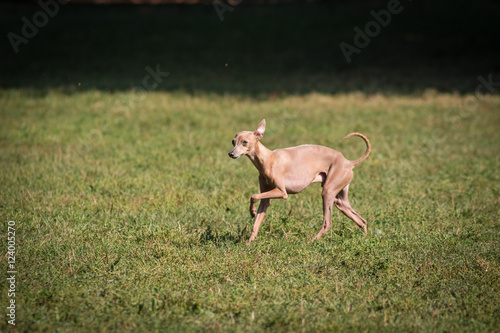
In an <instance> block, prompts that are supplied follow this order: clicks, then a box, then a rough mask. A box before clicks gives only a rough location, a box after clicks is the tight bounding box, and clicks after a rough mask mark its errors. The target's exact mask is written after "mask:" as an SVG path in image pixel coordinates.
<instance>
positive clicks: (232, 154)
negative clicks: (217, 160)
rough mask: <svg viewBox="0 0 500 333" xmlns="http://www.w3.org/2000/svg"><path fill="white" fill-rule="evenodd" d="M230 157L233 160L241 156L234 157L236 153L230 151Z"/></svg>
mask: <svg viewBox="0 0 500 333" xmlns="http://www.w3.org/2000/svg"><path fill="white" fill-rule="evenodd" d="M228 155H229V157H231V158H232V159H237V158H238V157H239V156H234V153H233V152H232V151H230V152H229V153H228Z"/></svg>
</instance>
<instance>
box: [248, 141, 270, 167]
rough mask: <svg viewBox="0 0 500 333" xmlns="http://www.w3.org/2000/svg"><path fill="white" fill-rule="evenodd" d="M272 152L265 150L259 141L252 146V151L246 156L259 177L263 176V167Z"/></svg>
mask: <svg viewBox="0 0 500 333" xmlns="http://www.w3.org/2000/svg"><path fill="white" fill-rule="evenodd" d="M272 153H273V152H272V151H271V150H269V149H267V148H266V147H265V146H264V145H263V144H262V143H260V141H257V143H256V144H255V146H254V149H253V150H252V151H251V152H250V154H248V155H247V156H248V158H249V159H250V161H252V163H253V165H255V167H256V168H257V170H259V173H260V174H261V175H265V169H264V165H265V164H266V161H267V159H268V158H269V157H270V156H271V154H272Z"/></svg>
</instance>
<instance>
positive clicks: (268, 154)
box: [229, 119, 371, 245]
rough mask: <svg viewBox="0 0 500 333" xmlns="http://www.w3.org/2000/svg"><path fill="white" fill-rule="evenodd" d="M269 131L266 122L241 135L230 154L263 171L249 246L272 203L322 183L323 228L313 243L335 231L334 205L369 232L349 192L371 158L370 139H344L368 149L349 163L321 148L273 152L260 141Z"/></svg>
mask: <svg viewBox="0 0 500 333" xmlns="http://www.w3.org/2000/svg"><path fill="white" fill-rule="evenodd" d="M265 130H266V120H265V119H264V120H262V122H261V123H260V124H259V126H258V127H257V129H256V130H255V131H254V132H249V131H245V132H239V133H238V134H236V136H235V137H234V140H233V146H234V148H233V149H232V150H231V151H230V152H229V157H231V158H234V159H237V158H239V157H241V156H242V155H247V156H248V158H250V160H251V161H252V162H253V164H254V165H255V167H256V168H257V170H258V171H259V184H260V193H258V194H254V195H252V197H251V199H250V215H252V217H255V216H256V215H257V218H256V219H255V223H254V225H253V230H252V234H251V236H250V239H249V240H248V243H247V245H248V244H250V243H251V242H252V241H253V240H254V239H255V237H257V233H258V232H259V227H260V224H261V223H262V220H264V216H265V214H266V210H267V208H268V207H269V204H270V202H271V200H270V199H286V198H288V194H295V193H299V192H300V191H302V190H303V189H305V188H306V187H307V186H309V185H310V184H311V183H319V182H321V186H322V187H323V192H322V196H323V226H322V227H321V230H320V231H319V233H318V234H317V235H316V236H315V237H314V238H313V239H312V241H314V240H315V239H319V238H320V237H321V236H323V234H324V233H325V232H327V231H328V230H329V229H330V228H331V227H332V207H333V204H335V206H337V208H338V209H340V210H341V211H342V212H343V213H344V214H345V215H346V216H347V217H348V218H350V219H351V220H353V221H354V222H356V224H357V225H358V226H359V227H360V228H363V230H364V231H365V232H366V220H365V219H364V218H362V217H361V216H360V215H359V214H358V213H356V212H355V211H354V209H352V207H351V205H350V204H349V201H348V199H347V191H348V189H349V183H350V182H351V180H352V177H353V172H352V169H353V168H354V167H355V166H356V164H358V163H359V162H361V161H363V160H364V159H365V158H367V157H368V155H369V154H370V150H371V147H370V142H369V141H368V139H367V138H366V137H365V136H364V135H362V134H359V133H351V134H349V135H347V136H346V137H345V138H344V139H347V138H349V137H351V136H353V135H357V136H359V137H361V138H363V140H365V142H366V146H367V148H366V152H365V153H364V155H363V156H362V157H361V158H359V159H357V160H355V161H349V160H347V159H346V158H345V157H344V156H342V154H341V153H339V152H338V151H336V150H333V149H331V148H327V147H323V146H317V145H303V146H298V147H291V148H284V149H276V150H274V151H271V150H269V149H267V148H266V147H264V145H263V144H262V143H260V141H259V140H260V139H262V137H263V136H264V131H265ZM259 200H261V202H260V205H259V210H258V211H257V212H256V211H255V203H256V202H257V201H259Z"/></svg>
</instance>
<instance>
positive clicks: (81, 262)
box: [0, 2, 500, 332]
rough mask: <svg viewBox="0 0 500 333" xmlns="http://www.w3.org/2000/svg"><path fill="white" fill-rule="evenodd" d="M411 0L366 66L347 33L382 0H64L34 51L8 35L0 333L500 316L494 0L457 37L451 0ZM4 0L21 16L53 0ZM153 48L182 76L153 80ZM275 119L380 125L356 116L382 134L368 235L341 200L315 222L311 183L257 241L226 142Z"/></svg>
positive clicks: (324, 126)
mask: <svg viewBox="0 0 500 333" xmlns="http://www.w3.org/2000/svg"><path fill="white" fill-rule="evenodd" d="M444 3H446V2H444ZM404 5H405V6H407V8H405V10H404V11H403V12H402V13H401V14H400V16H398V17H394V18H393V22H392V23H391V25H390V26H388V27H387V28H386V29H385V30H384V31H383V32H381V34H380V36H378V37H376V38H374V39H373V41H372V42H371V44H370V45H369V46H368V47H367V48H366V49H364V50H363V51H362V53H361V54H359V57H357V58H356V57H355V58H353V59H354V60H353V63H352V64H350V65H347V64H346V62H345V60H344V59H343V58H342V54H341V53H340V51H339V49H338V43H339V42H340V41H342V40H347V41H349V38H351V39H352V35H353V32H352V27H353V26H355V25H362V24H364V23H366V22H367V21H368V20H369V18H370V17H369V12H370V10H371V7H370V5H369V4H368V5H363V4H344V3H342V4H341V5H340V4H339V5H325V4H323V5H314V6H295V5H290V6H284V7H280V6H270V7H262V6H255V7H254V6H244V5H241V7H238V8H237V9H235V11H234V12H232V13H227V18H226V20H225V21H224V22H220V21H219V19H218V17H217V15H216V13H215V11H214V9H213V8H212V6H205V7H203V6H202V7H198V6H188V7H176V6H165V7H126V6H125V7H86V6H70V5H67V7H61V9H60V13H59V14H58V15H57V16H56V17H55V18H53V19H52V21H51V22H49V24H48V25H47V26H46V27H44V28H43V29H40V32H39V34H38V35H37V36H36V37H35V38H33V39H32V40H30V41H29V43H28V44H26V45H23V46H21V49H20V52H19V53H18V54H16V55H14V54H13V52H12V49H11V48H10V45H8V44H7V42H6V39H4V40H3V41H2V43H3V44H1V46H0V47H1V49H0V51H1V54H2V58H3V59H4V61H2V62H1V63H0V71H1V72H0V73H1V75H0V87H1V89H0V116H1V122H0V129H1V131H0V149H1V154H0V167H1V170H2V172H1V173H0V217H1V219H0V220H1V225H0V231H1V235H2V236H1V239H2V245H1V246H2V249H3V252H2V253H1V256H0V258H1V259H0V262H1V263H0V267H1V270H2V272H3V273H2V274H1V275H2V276H3V277H4V278H2V279H0V304H1V308H2V310H1V312H2V317H1V318H2V320H1V321H0V331H2V332H7V331H9V332H32V331H33V332H47V331H49V332H52V331H53V332H87V331H88V332H108V331H126V330H130V331H136V332H147V331H159V332H164V331H169V332H177V331H181V332H184V331H185V332H192V331H229V332H232V331H235V332H236V331H238V332H240V331H241V332H257V331H271V332H275V331H289V332H317V331H324V332H340V331H371V332H377V331H388V332H389V331H391V332H394V331H398V332H403V331H413V332H421V331H433V332H458V331H462V332H489V331H491V332H493V331H498V329H499V328H500V316H499V315H498V314H499V313H500V305H499V302H498V298H499V295H500V241H499V232H500V227H499V222H498V218H499V193H500V183H499V173H498V168H499V162H500V160H499V157H498V152H499V149H500V144H499V142H500V131H499V129H500V128H499V125H500V112H499V110H500V96H499V95H498V90H500V89H499V88H497V90H496V91H495V92H494V93H489V92H488V91H487V90H486V89H483V90H482V92H483V94H482V95H477V96H476V94H475V88H476V86H477V85H478V84H479V81H478V79H477V77H478V76H479V75H481V76H482V77H484V78H487V77H488V75H489V74H492V75H493V76H494V77H495V78H496V80H497V81H498V77H499V76H498V67H495V66H497V65H498V64H497V63H496V60H495V59H498V56H499V54H500V52H499V50H498V49H495V48H494V47H493V46H491V45H492V44H490V43H492V42H493V41H495V40H496V37H495V33H494V31H495V29H492V26H491V22H489V21H488V19H493V18H495V17H497V16H495V15H496V14H495V13H498V9H497V5H494V4H489V3H488V2H478V3H477V4H476V5H475V6H474V7H471V8H465V9H463V8H462V9H463V10H466V11H468V13H469V14H470V17H476V16H475V14H478V13H479V12H481V13H482V15H483V16H481V20H478V22H466V23H463V24H464V25H461V26H459V29H461V30H460V32H461V33H462V36H465V37H461V39H460V40H459V41H457V40H456V39H454V37H453V36H454V35H453V34H454V33H455V30H454V28H451V27H455V26H454V25H453V24H451V23H452V22H453V19H452V18H453V17H454V16H453V15H449V17H450V18H449V19H447V18H446V16H445V17H443V16H442V15H441V14H442V12H440V10H444V9H443V8H446V5H445V4H443V5H441V6H443V7H442V8H437V9H436V8H433V10H430V9H429V8H427V9H422V8H420V7H418V6H417V5H414V6H413V7H412V6H410V5H409V4H408V5H407V3H404ZM470 6H472V5H470ZM0 9H1V10H0V13H1V14H0V22H1V23H0V28H1V29H2V32H3V31H19V30H20V29H21V26H22V22H21V20H20V17H22V16H23V15H26V16H27V17H31V16H30V15H33V13H34V12H36V10H37V7H36V5H35V6H31V7H30V6H28V7H25V6H22V5H12V4H10V5H5V4H3V5H1V6H0ZM495 10H496V11H495ZM440 13H441V14H440ZM484 13H486V14H484ZM433 18H434V20H432V19H433ZM437 18H439V19H437ZM496 24H497V25H498V23H496ZM466 32H467V33H468V34H467V33H466ZM476 36H481V38H478V37H476ZM464 43H465V44H464ZM472 50H474V51H472ZM157 64H159V65H160V66H161V69H162V70H164V71H167V72H169V73H170V74H169V76H168V77H166V78H164V80H163V81H162V82H160V83H159V84H158V86H157V88H155V89H152V90H150V91H145V92H137V91H136V89H134V87H136V86H137V85H140V84H141V82H142V80H143V78H144V76H145V75H147V74H148V72H147V71H146V70H145V67H146V66H150V67H152V68H155V66H156V65H157ZM226 64H227V66H226ZM262 118H266V121H267V129H266V134H265V136H264V138H263V140H262V142H263V143H264V145H266V146H267V147H268V148H270V149H275V148H282V147H287V146H293V145H299V144H305V143H314V144H321V145H326V146H329V147H332V148H334V149H337V150H339V151H341V152H342V153H343V154H344V155H345V156H346V157H347V158H349V159H356V158H358V157H359V156H361V155H362V153H363V152H364V150H365V145H364V143H363V141H362V140H360V139H359V138H351V139H348V140H345V141H343V140H342V137H343V136H344V135H346V134H348V133H350V132H354V131H358V132H361V133H363V134H365V135H366V136H367V137H368V138H369V139H370V141H371V144H372V148H373V151H372V154H371V155H370V157H369V158H368V159H367V160H366V161H364V162H363V163H362V164H360V165H359V166H358V167H356V168H355V176H354V180H353V182H352V184H351V187H350V199H351V203H352V205H353V207H354V209H355V210H356V211H357V212H358V213H359V214H360V215H362V216H363V217H364V218H366V219H367V220H368V234H367V235H364V234H363V233H362V232H361V231H360V230H359V229H357V227H356V226H355V224H354V223H353V222H352V221H350V220H349V219H347V218H346V217H345V216H343V215H342V214H341V213H340V212H339V211H337V210H336V211H335V212H334V215H333V227H332V229H331V230H330V231H329V232H328V233H327V234H326V235H325V236H324V237H323V238H322V239H321V240H319V241H317V242H314V243H308V241H309V240H310V239H311V238H312V237H313V236H314V235H315V234H316V233H317V232H318V230H319V228H320V226H321V223H322V206H321V195H320V193H321V187H320V185H319V184H313V185H311V186H310V187H309V188H308V189H306V190H305V191H304V192H302V193H301V194H298V195H294V196H290V197H289V199H288V200H286V201H279V200H273V201H272V204H271V207H270V208H269V210H268V215H267V217H266V221H265V222H264V223H263V225H262V227H261V229H260V233H259V236H258V237H257V239H256V241H255V242H254V243H253V244H252V245H251V246H245V242H246V240H247V239H248V237H249V235H250V232H251V227H252V225H253V220H252V219H251V218H250V216H249V213H248V203H249V198H250V196H251V195H252V194H254V193H256V191H258V180H257V171H256V170H255V168H254V167H253V165H252V164H251V162H250V161H249V160H248V159H246V158H242V159H239V160H236V161H234V160H231V159H230V158H229V157H228V156H227V152H229V150H230V149H231V147H232V145H231V140H232V138H233V137H234V135H235V133H236V132H238V131H241V130H253V129H255V127H256V126H257V125H258V123H259V122H260V120H261V119H262ZM8 221H15V229H16V245H15V247H16V263H15V264H16V269H17V271H18V272H17V276H16V298H15V299H16V306H17V308H16V325H15V326H12V325H9V324H8V323H7V320H8V318H6V317H4V314H6V313H7V310H6V307H7V305H8V302H9V301H10V299H11V298H10V297H8V293H7V290H8V287H9V286H8V283H7V280H6V279H5V277H6V276H7V270H8V267H7V263H8V255H6V254H5V253H6V252H7V227H8Z"/></svg>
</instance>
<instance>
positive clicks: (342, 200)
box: [334, 185, 367, 233]
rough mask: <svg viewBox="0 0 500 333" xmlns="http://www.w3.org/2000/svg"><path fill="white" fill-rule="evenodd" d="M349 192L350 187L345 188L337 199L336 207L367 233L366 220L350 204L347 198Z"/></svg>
mask: <svg viewBox="0 0 500 333" xmlns="http://www.w3.org/2000/svg"><path fill="white" fill-rule="evenodd" d="M348 191H349V185H347V186H346V187H344V188H343V189H342V190H341V191H340V192H339V193H338V194H337V196H336V197H335V201H334V202H335V206H337V208H338V209H340V210H341V211H342V213H344V214H345V216H347V217H348V218H350V219H351V220H353V221H354V222H356V224H357V225H358V226H359V227H360V228H362V229H363V230H364V232H365V233H366V225H367V223H366V220H365V219H364V218H362V217H361V216H360V215H359V214H358V213H356V212H355V211H354V209H352V207H351V204H350V203H349V199H348V198H347V194H348Z"/></svg>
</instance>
